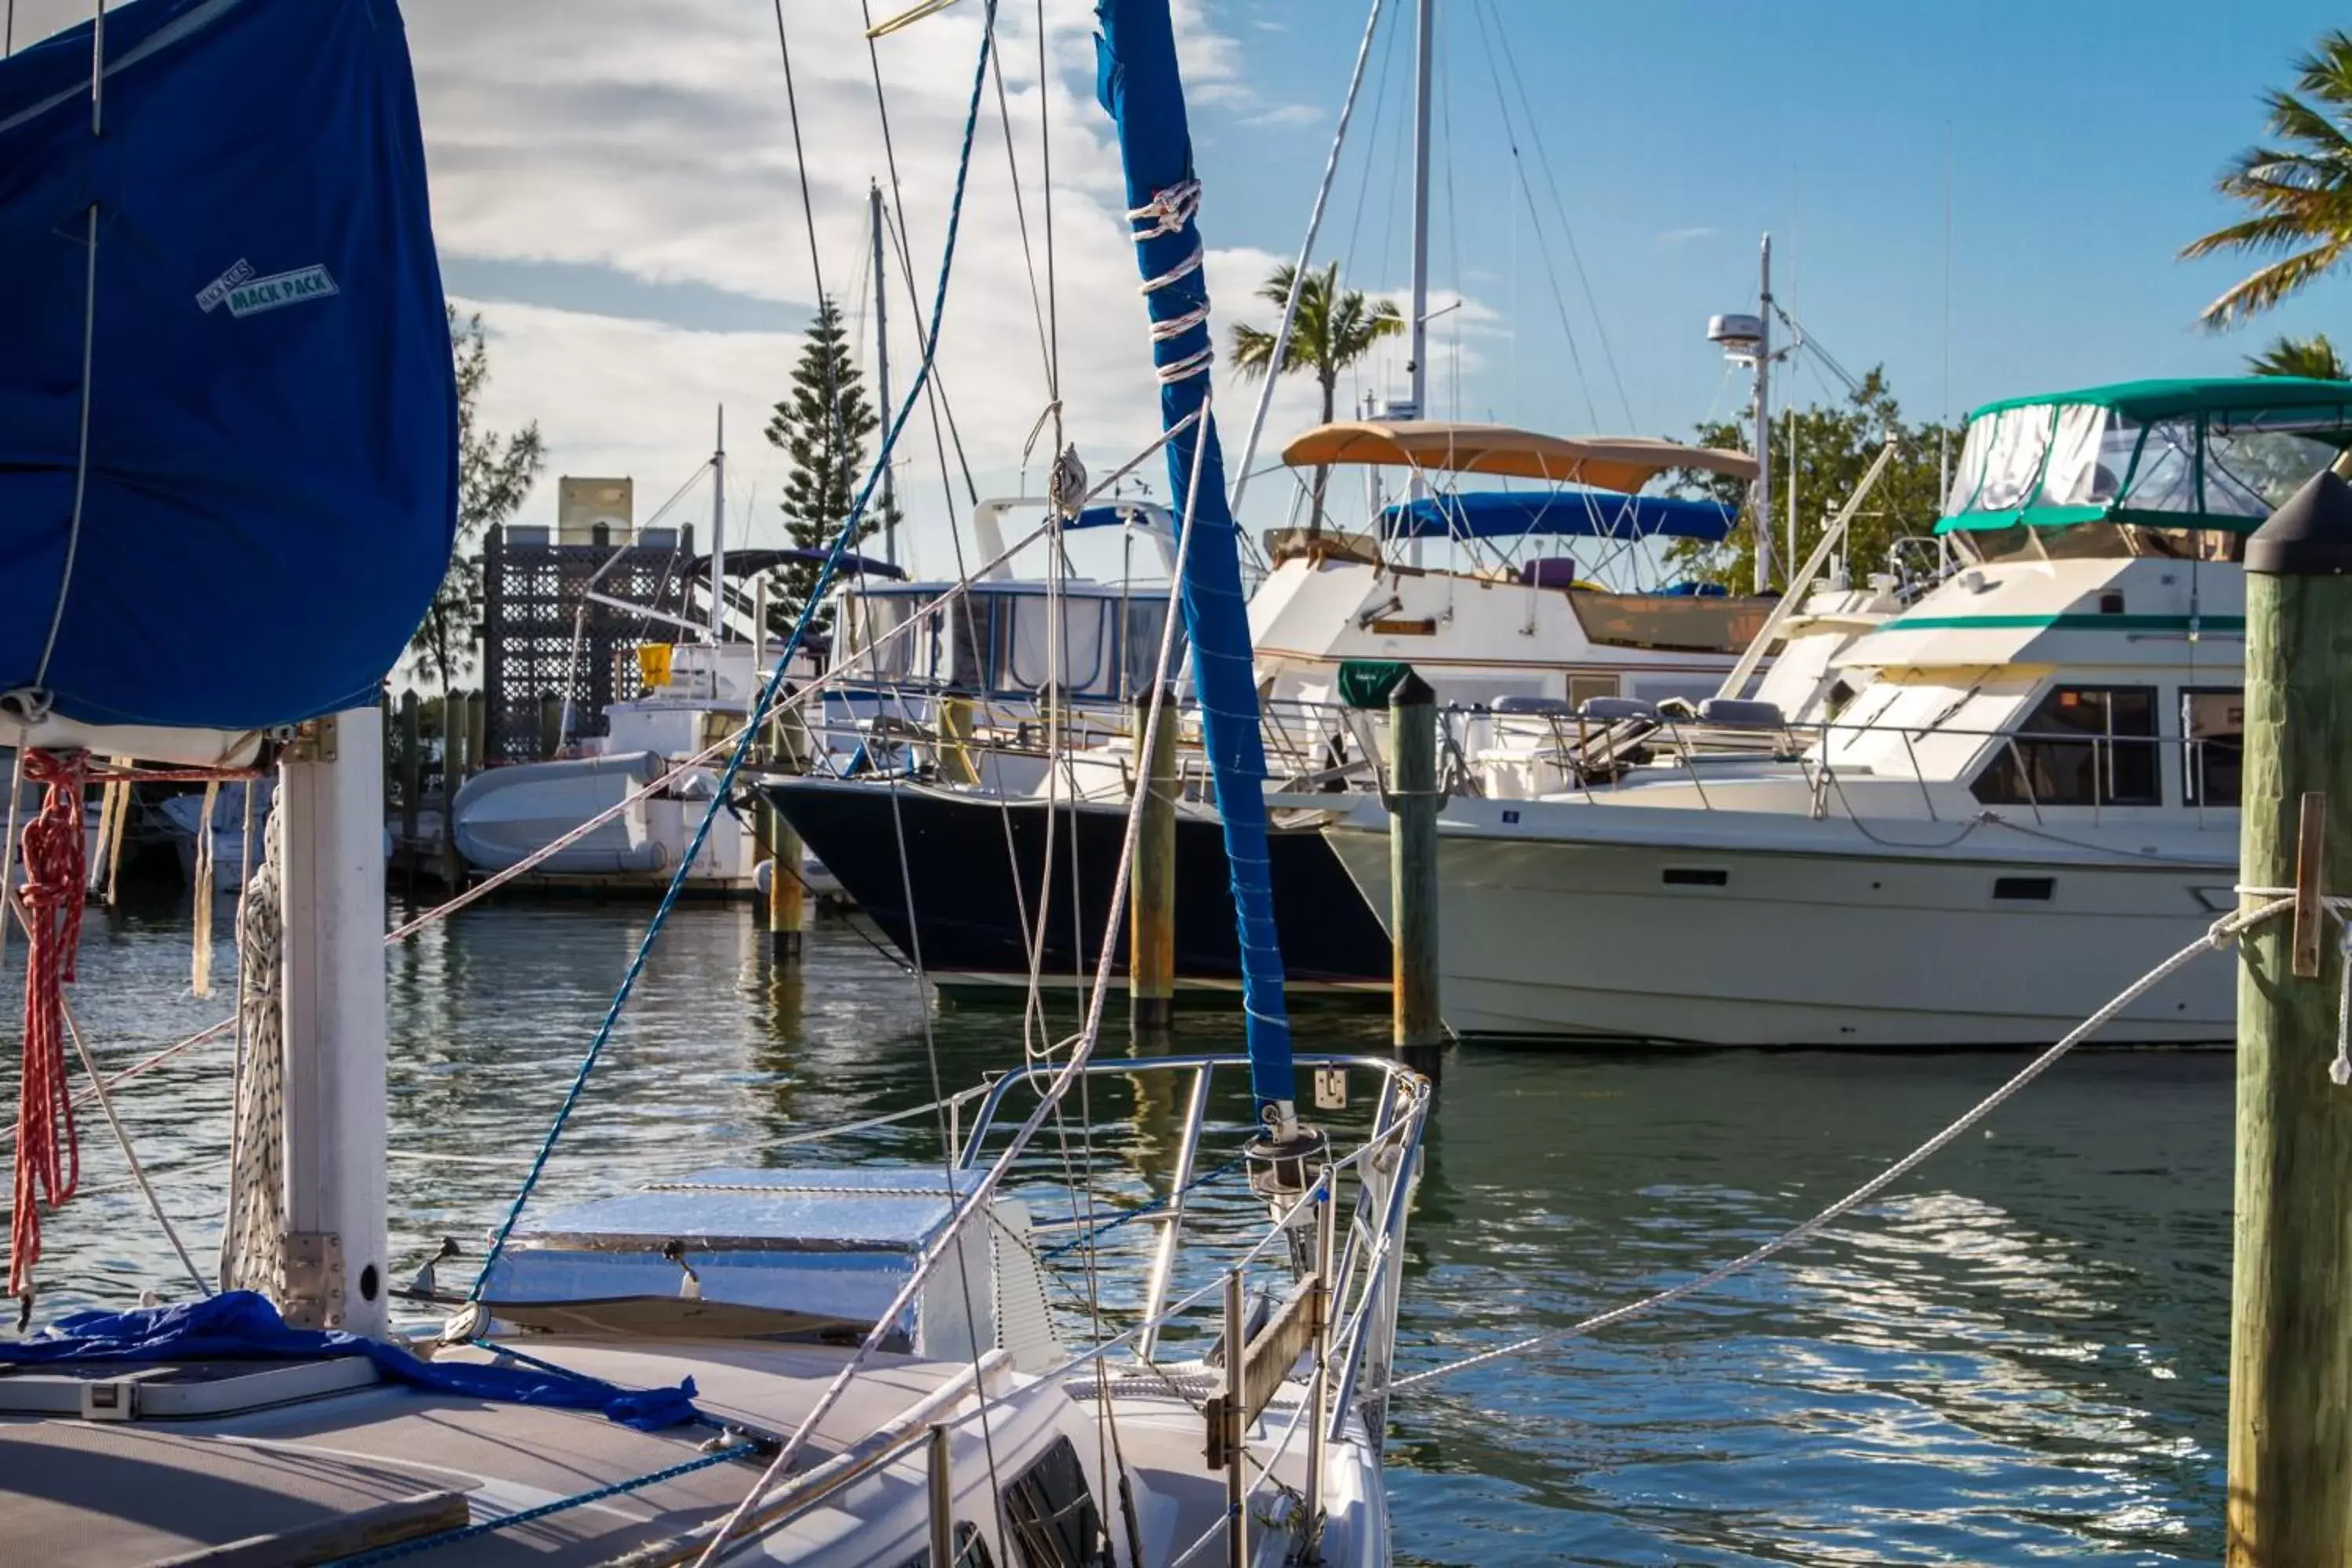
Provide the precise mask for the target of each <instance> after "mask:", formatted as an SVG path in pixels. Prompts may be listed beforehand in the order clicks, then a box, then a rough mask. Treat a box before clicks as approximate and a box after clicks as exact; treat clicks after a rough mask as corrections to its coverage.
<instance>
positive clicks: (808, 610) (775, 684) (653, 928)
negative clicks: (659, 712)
mask: <svg viewBox="0 0 2352 1568" xmlns="http://www.w3.org/2000/svg"><path fill="white" fill-rule="evenodd" d="M996 6H997V0H988V5H987V11H986V14H985V15H984V16H983V17H982V26H981V34H980V59H979V62H978V64H977V65H976V66H975V67H974V68H973V70H972V78H971V103H970V104H969V106H968V107H967V108H966V109H965V110H964V121H963V151H962V153H961V155H960V156H959V158H958V160H957V163H956V182H955V197H954V200H953V201H952V202H950V204H949V206H948V234H947V244H946V247H945V249H944V251H943V252H942V254H941V256H940V281H939V287H938V289H937V290H936V291H935V292H934V294H933V295H932V299H931V325H930V331H929V333H928V334H926V336H925V339H924V342H923V359H922V363H921V364H919V366H917V367H916V370H915V375H914V379H913V381H912V382H911V383H910V384H908V388H907V395H906V396H905V397H904V398H903V399H902V400H901V401H900V402H899V404H898V415H897V416H896V417H894V418H893V419H892V420H891V421H890V428H889V429H888V430H887V432H885V433H884V436H883V438H882V447H881V450H880V451H878V452H877V453H876V454H875V458H874V465H873V467H872V468H868V469H867V470H866V481H865V483H864V484H863V485H861V486H860V487H859V488H858V491H857V499H856V502H855V503H854V504H853V505H852V506H851V507H850V509H849V516H848V518H847V519H846V520H845V521H843V523H842V526H841V532H840V534H839V536H838V537H836V538H835V540H834V542H833V548H832V550H831V551H829V552H827V553H826V555H825V558H824V565H823V566H822V567H821V568H819V569H818V572H817V576H816V581H815V582H814V584H811V585H810V588H809V593H808V599H807V601H806V602H805V603H804V604H803V605H801V614H800V619H799V620H797V621H796V622H794V623H793V635H792V637H790V638H789V639H787V640H786V642H785V644H784V651H783V654H782V657H780V658H778V659H777V660H776V668H774V669H772V670H771V671H770V672H769V674H768V680H767V684H766V685H765V686H763V687H761V689H760V700H759V702H758V703H757V704H756V705H755V706H754V707H753V709H752V710H751V722H750V723H749V724H747V725H745V726H744V729H743V733H742V735H741V736H740V738H739V739H738V740H737V741H736V742H735V751H734V753H733V754H732V755H731V756H730V757H729V758H728V759H727V769H726V772H725V773H721V774H720V775H719V787H718V788H717V789H716V790H715V791H713V792H712V795H711V799H710V804H709V805H708V806H706V807H704V808H703V813H702V820H701V821H700V822H699V823H698V824H697V825H696V826H695V829H694V839H693V841H692V842H691V843H689V844H688V846H687V847H686V854H685V856H684V857H683V858H681V859H680V860H679V861H678V865H677V871H675V872H674V873H672V874H671V877H670V879H669V887H668V888H667V889H665V890H664V891H663V893H662V900H661V903H660V904H659V905H658V906H657V907H656V909H655V910H654V916H653V919H652V920H651V921H647V922H646V934H645V937H644V939H643V940H642V941H640V942H638V943H637V951H636V953H635V956H634V957H632V958H631V959H630V960H629V967H628V972H627V973H625V974H623V975H622V976H621V986H620V989H619V990H617V991H615V992H614V994H613V1005H611V1006H610V1007H608V1008H607V1009H605V1012H604V1022H603V1023H602V1024H600V1025H598V1026H597V1027H596V1037H595V1038H594V1039H593V1040H592V1041H590V1042H589V1046H588V1052H587V1054H586V1055H585V1056H583V1057H582V1058H580V1068H579V1070H578V1071H577V1072H576V1073H574V1074H573V1075H572V1087H571V1089H569V1090H568V1091H567V1092H566V1093H565V1094H564V1097H563V1103H562V1106H560V1107H559V1108H558V1109H557V1110H556V1112H555V1121H554V1122H553V1123H552V1124H551V1125H550V1126H549V1128H548V1130H547V1137H546V1138H545V1140H543V1141H542V1142H541V1144H540V1147H539V1154H538V1157H537V1158H535V1159H533V1160H532V1161H531V1163H530V1171H529V1172H528V1173H525V1175H524V1176H523V1180H522V1186H521V1188H520V1190H519V1191H518V1192H517V1193H516V1194H515V1197H514V1203H513V1204H512V1205H510V1206H509V1208H508V1210H507V1215H506V1218H505V1219H503V1220H501V1221H500V1222H499V1228H498V1234H497V1235H495V1236H494V1237H491V1238H490V1248H489V1253H488V1256H487V1257H485V1258H483V1259H482V1267H481V1270H480V1272H478V1274H476V1275H475V1276H474V1285H473V1289H471V1290H470V1291H469V1292H468V1293H467V1299H468V1300H474V1301H478V1300H481V1299H482V1290H483V1288H484V1287H485V1286H486V1285H487V1284H488V1282H489V1278H490V1270H491V1269H493V1268H496V1267H497V1266H498V1261H499V1258H500V1257H501V1256H502V1255H504V1253H505V1252H506V1247H507V1240H508V1238H509V1237H511V1236H512V1235H513V1234H514V1228H515V1226H516V1225H517V1223H518V1222H520V1220H521V1218H522V1211H523V1206H524V1205H526V1204H528V1203H530V1196H531V1194H532V1193H533V1192H534V1191H535V1190H537V1188H538V1186H539V1180H540V1177H541V1175H543V1174H545V1173H546V1171H547V1163H548V1161H549V1160H550V1159H551V1157H552V1156H553V1155H554V1153H555V1145H556V1142H557V1140H559V1139H560V1138H562V1136H563V1129H564V1127H565V1125H566V1124H567V1123H569V1122H570V1121H571V1120H572V1111H573V1110H576V1109H577V1108H578V1106H579V1104H580V1098H581V1096H582V1094H583V1093H584V1092H585V1091H586V1089H587V1088H588V1079H589V1078H590V1076H591V1075H593V1073H594V1072H595V1070H596V1064H597V1061H598V1060H599V1058H602V1057H603V1056H604V1047H605V1046H606V1045H607V1044H609V1043H610V1042H611V1040H612V1038H613V1029H614V1026H615V1025H617V1024H618V1023H619V1022H620V1019H621V1012H622V1010H623V1009H624V1008H625V1007H626V1006H627V1005H628V1002H629V996H630V994H631V993H633V992H634V991H635V989H636V985H637V977H638V976H639V975H640V974H642V973H645V968H646V961H647V960H648V959H650V958H651V957H652V956H653V951H654V943H655V942H656V941H658V940H659V939H660V937H661V933H662V928H663V927H664V926H666V925H667V924H668V923H669V914H670V910H672V909H673V908H675V907H676V906H677V900H678V895H679V894H680V893H682V892H683V891H684V890H685V888H686V879H687V874H688V872H689V871H691V870H692V869H693V868H694V863H695V861H696V859H697V858H699V857H700V855H701V854H702V846H703V841H704V840H705V839H707V838H709V836H710V824H711V823H712V821H713V820H714V819H716V818H717V816H718V815H719V809H720V807H721V805H723V803H724V802H725V801H726V799H727V797H728V795H730V794H731V793H732V792H733V789H734V784H735V775H736V774H737V773H740V772H741V771H742V767H743V759H744V758H745V757H746V756H747V755H749V754H750V752H751V740H752V737H753V736H755V735H757V734H758V733H759V731H760V726H761V724H763V723H765V722H766V721H767V717H768V710H769V709H770V708H771V707H772V705H773V704H774V702H775V700H776V693H777V691H778V690H779V689H781V688H782V685H783V683H784V671H785V670H786V669H788V668H791V666H792V662H793V654H795V653H797V652H798V651H799V650H800V647H801V644H802V642H803V640H804V639H805V638H806V637H807V636H808V629H809V625H810V623H811V622H812V621H813V620H814V618H815V616H816V611H817V605H819V604H820V603H821V602H822V601H823V600H824V594H825V590H826V589H827V588H830V587H831V586H832V585H833V580H834V578H835V575H836V574H838V573H839V572H840V570H841V562H842V558H843V557H844V556H845V555H846V554H847V553H848V552H849V547H850V545H851V544H852V543H854V542H856V538H857V534H858V528H859V525H860V524H861V523H862V522H863V521H864V520H865V516H866V503H867V502H868V501H869V500H872V498H873V495H874V490H875V487H876V486H877V484H878V483H879V482H880V480H881V478H882V475H883V473H884V472H885V471H886V470H887V468H888V467H889V462H890V452H891V449H892V448H893V447H897V446H898V434H899V432H900V431H902V430H904V429H905V428H906V427H907V421H908V418H909V417H911V416H913V414H914V412H915V405H916V404H917V402H919V400H920V399H921V397H922V395H923V388H924V387H925V386H926V385H927V384H929V381H930V376H931V365H932V362H933V361H934V360H935V359H936V357H937V356H938V353H939V348H940V325H941V324H942V321H943V320H944V318H945V316H946V314H947V305H948V279H949V278H950V275H951V274H952V273H953V271H954V268H955V253H956V234H957V231H958V229H959V228H960V227H961V226H962V222H963V197H964V187H965V185H966V184H967V183H968V181H969V179H970V177H971V151H972V146H973V143H974V142H975V141H976V140H977V138H978V135H979V131H980V104H981V89H982V85H983V84H984V83H985V82H986V81H987V79H988V59H989V50H990V47H991V46H992V44H993V42H994V40H995V37H996Z"/></svg>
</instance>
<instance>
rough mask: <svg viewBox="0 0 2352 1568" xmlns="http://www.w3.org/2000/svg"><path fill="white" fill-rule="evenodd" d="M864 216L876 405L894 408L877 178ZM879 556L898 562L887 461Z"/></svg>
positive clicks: (869, 187)
mask: <svg viewBox="0 0 2352 1568" xmlns="http://www.w3.org/2000/svg"><path fill="white" fill-rule="evenodd" d="M866 216H867V217H868V218H869V219H870V220H871V221H872V224H873V228H874V391H875V397H876V406H877V407H879V408H882V409H884V410H886V411H887V410H888V409H892V408H896V407H897V406H898V405H897V404H895V403H893V402H891V401H890V328H889V300H890V290H889V287H888V285H887V283H886V282H885V281H884V279H885V278H886V276H887V274H886V273H885V272H884V270H883V267H882V185H881V183H880V182H879V181H877V180H868V181H866ZM882 559H883V560H885V561H887V562H888V563H890V564H891V565H893V566H896V565H897V564H898V489H897V487H896V486H895V485H894V484H893V483H892V482H891V478H890V464H889V462H888V460H887V459H885V460H884V462H883V464H882Z"/></svg>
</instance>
